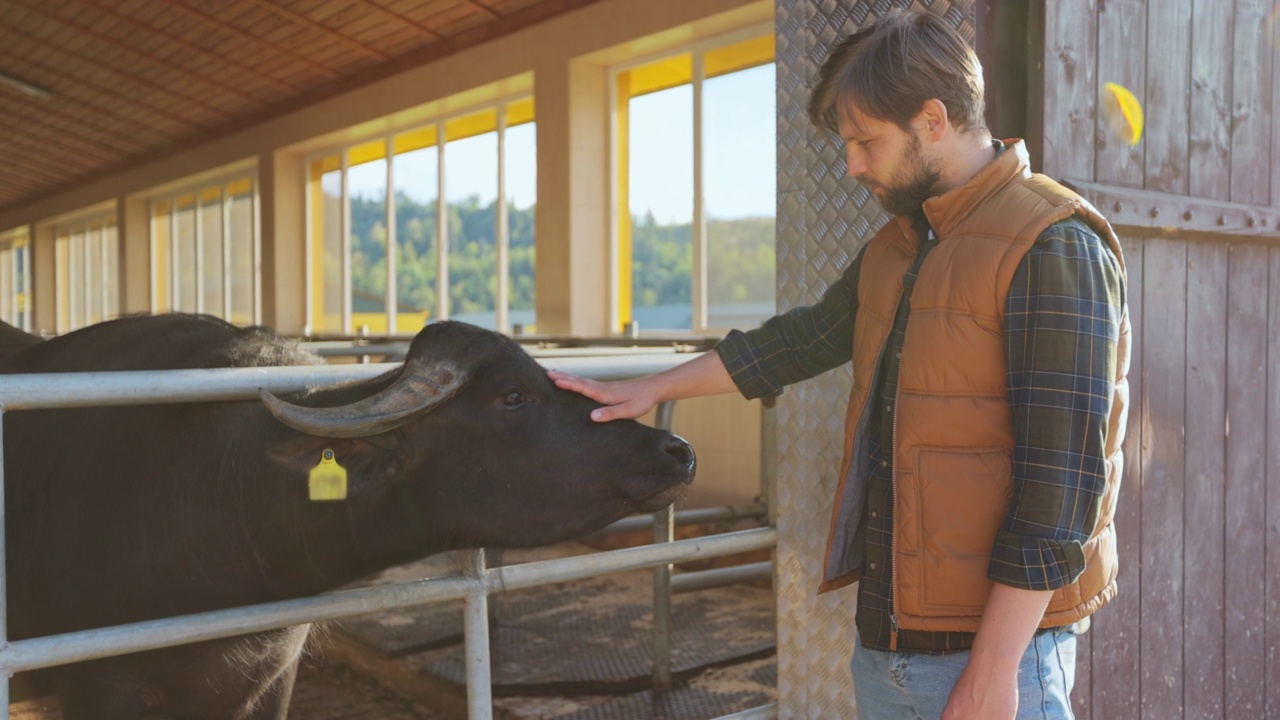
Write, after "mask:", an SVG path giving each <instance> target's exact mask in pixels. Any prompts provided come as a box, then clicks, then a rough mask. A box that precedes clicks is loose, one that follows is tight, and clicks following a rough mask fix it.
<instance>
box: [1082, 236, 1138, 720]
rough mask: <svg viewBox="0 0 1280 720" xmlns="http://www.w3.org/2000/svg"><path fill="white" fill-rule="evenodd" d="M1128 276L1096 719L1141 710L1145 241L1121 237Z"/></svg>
mask: <svg viewBox="0 0 1280 720" xmlns="http://www.w3.org/2000/svg"><path fill="white" fill-rule="evenodd" d="M1121 242H1122V245H1123V251H1124V256H1125V258H1124V259H1125V267H1126V272H1127V274H1128V277H1129V283H1128V299H1129V323H1130V325H1131V326H1132V333H1133V335H1132V342H1133V344H1132V353H1131V356H1130V360H1129V425H1128V429H1127V431H1126V434H1125V439H1124V445H1123V448H1124V478H1123V480H1122V481H1121V484H1120V500H1119V503H1118V505H1117V506H1116V522H1115V524H1116V550H1117V552H1118V554H1119V556H1120V575H1119V578H1118V579H1117V583H1118V584H1119V590H1118V591H1117V594H1116V598H1115V600H1112V601H1111V604H1110V605H1108V606H1107V607H1105V608H1103V609H1102V610H1100V611H1099V612H1098V613H1097V614H1095V615H1094V616H1093V629H1092V630H1091V631H1090V632H1089V633H1088V634H1089V635H1091V636H1093V687H1092V701H1093V702H1092V705H1093V707H1094V708H1095V709H1096V710H1097V712H1095V713H1094V715H1095V717H1096V718H1097V720H1107V719H1108V718H1136V717H1139V716H1140V710H1139V707H1140V705H1139V700H1140V698H1139V693H1138V689H1139V677H1140V675H1139V673H1140V671H1141V669H1142V656H1141V654H1140V652H1139V649H1140V648H1139V630H1140V628H1141V626H1142V621H1141V618H1142V467H1143V451H1142V448H1143V436H1142V428H1143V426H1144V425H1145V424H1146V419H1145V417H1144V412H1145V411H1144V408H1143V401H1142V399H1143V393H1144V392H1145V388H1144V385H1143V382H1142V376H1143V364H1142V363H1143V346H1144V343H1143V342H1142V327H1143V317H1142V312H1143V302H1142V297H1143V255H1144V247H1145V244H1146V241H1143V240H1140V239H1136V238H1135V239H1130V238H1123V239H1122V240H1121Z"/></svg>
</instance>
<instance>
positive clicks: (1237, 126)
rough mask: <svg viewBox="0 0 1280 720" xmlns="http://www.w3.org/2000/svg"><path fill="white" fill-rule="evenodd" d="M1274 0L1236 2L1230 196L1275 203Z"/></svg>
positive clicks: (1238, 0)
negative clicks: (1269, 32) (1270, 31)
mask: <svg viewBox="0 0 1280 720" xmlns="http://www.w3.org/2000/svg"><path fill="white" fill-rule="evenodd" d="M1272 4H1273V3H1272V0H1235V5H1236V17H1235V21H1236V22H1235V59H1234V62H1233V66H1234V71H1233V73H1232V81H1233V82H1232V103H1231V107H1232V117H1231V124H1232V132H1231V199H1232V200H1234V201H1236V202H1244V203H1251V204H1256V205H1266V204H1269V203H1270V202H1271V170H1270V165H1271V133H1272V127H1271V125H1272V116H1271V94H1272V85H1271V67H1272V58H1271V53H1272V52H1273V49H1272V47H1271V43H1270V42H1269V41H1268V40H1269V38H1267V37H1266V33H1265V32H1259V30H1260V29H1261V28H1265V27H1266V26H1267V21H1268V19H1269V17H1270V15H1271V10H1272Z"/></svg>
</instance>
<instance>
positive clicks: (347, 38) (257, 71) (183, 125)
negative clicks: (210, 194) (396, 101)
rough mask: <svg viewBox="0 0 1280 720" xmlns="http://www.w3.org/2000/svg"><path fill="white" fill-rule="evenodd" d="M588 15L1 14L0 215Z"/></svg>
mask: <svg viewBox="0 0 1280 720" xmlns="http://www.w3.org/2000/svg"><path fill="white" fill-rule="evenodd" d="M593 2H596V0H426V1H423V0H219V2H213V3H210V2H201V1H200V0H58V1H56V2H49V1H48V0H13V1H12V2H6V3H4V4H2V5H0V37H3V38H5V41H4V42H2V43H0V167H3V168H4V172H0V209H4V208H6V207H10V206H14V205H18V204H21V203H25V202H29V201H32V200H34V199H37V198H39V197H42V196H44V195H48V194H51V193H54V192H58V191H61V190H65V189H67V188H69V187H72V186H75V185H78V184H81V183H84V182H88V181H91V180H93V179H95V178H98V177H101V176H104V175H108V174H111V173H114V172H118V171H120V170H122V169H125V168H128V167H131V166H134V165H138V164H141V163H143V162H146V161H148V160H152V159H155V158H157V157H159V156H163V155H166V154H169V153H172V152H174V151H176V150H179V149H183V148H186V147H191V146H194V145H198V144H200V143H203V142H205V141H208V140H210V139H212V138H215V137H219V136H221V135H225V134H229V133H231V132H233V131H235V130H239V129H242V128H244V127H246V126H248V125H252V124H255V123H258V122H261V121H263V120H266V119H269V118H272V117H276V116H279V115H282V114H284V113H287V112H290V111H294V110H297V109H299V108H301V107H304V106H306V105H308V104H310V103H313V102H316V101H318V100H321V99H323V98H326V97H331V96H333V95H336V94H338V93H341V92H343V91H346V90H349V89H352V88H354V87H358V86H360V85H364V84H367V83H369V82H372V81H374V80H377V79H381V78H383V77H387V76H389V75H393V74H395V73H397V72H399V71H402V70H405V69H408V68H410V67H414V66H417V65H421V64H423V63H426V62H430V61H432V60H436V59H439V58H441V57H444V56H446V55H449V54H452V53H454V52H457V51H459V50H462V49H464V48H467V47H470V46H474V45H477V44H480V43H483V42H486V41H488V40H492V39H494V38H496V37H499V36H502V35H506V34H508V33H511V32H514V31H516V30H519V29H520V28H523V27H527V26H529V25H532V24H535V23H538V22H541V21H543V20H546V19H548V18H551V17H553V16H556V15H560V14H563V13H566V12H569V11H572V10H575V9H577V8H580V7H583V6H585V5H589V4H591V3H593Z"/></svg>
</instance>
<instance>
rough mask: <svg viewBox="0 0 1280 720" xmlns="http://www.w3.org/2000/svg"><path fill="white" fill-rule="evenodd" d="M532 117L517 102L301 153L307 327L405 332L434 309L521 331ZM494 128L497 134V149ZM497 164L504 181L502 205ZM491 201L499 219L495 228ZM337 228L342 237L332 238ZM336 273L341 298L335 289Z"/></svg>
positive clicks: (532, 179)
mask: <svg viewBox="0 0 1280 720" xmlns="http://www.w3.org/2000/svg"><path fill="white" fill-rule="evenodd" d="M500 112H502V113H503V114H502V115H500V114H499V113H500ZM533 119H534V104H533V100H532V99H531V98H524V99H520V100H515V101H512V102H509V103H506V104H505V105H498V106H494V107H490V108H487V109H482V110H477V111H474V112H470V113H467V114H465V115H460V116H456V117H445V118H440V119H439V120H437V121H436V122H434V123H432V124H430V125H426V126H421V127H414V128H407V129H406V130H404V131H403V132H399V133H396V134H394V135H393V136H391V137H390V138H389V143H388V140H387V139H380V140H376V141H371V142H366V143H362V144H359V145H353V146H350V147H346V148H343V149H341V150H339V151H336V152H335V153H334V154H333V155H329V156H327V157H323V158H319V159H315V160H313V161H312V162H311V163H310V165H309V168H310V182H309V188H308V193H309V194H308V202H309V208H310V210H309V212H310V215H309V217H308V225H309V231H308V232H309V241H308V242H309V247H310V251H311V257H312V261H311V262H312V265H311V267H310V269H309V276H308V283H309V286H310V288H311V291H310V292H311V298H310V303H311V305H310V310H309V314H310V316H311V318H312V319H311V326H312V329H313V330H315V331H317V332H328V333H346V332H359V331H361V330H363V329H365V328H367V329H368V330H369V331H370V332H388V331H389V332H393V333H399V334H413V333H416V332H417V331H418V330H419V329H421V328H422V326H423V325H424V324H425V323H426V322H428V321H430V320H431V319H434V318H439V317H445V316H447V317H451V318H456V319H458V320H462V321H465V322H470V323H474V324H476V325H480V326H482V327H487V328H492V329H502V330H507V329H508V328H509V327H510V326H509V325H507V324H504V325H503V327H502V328H498V324H499V319H500V318H505V322H506V323H514V324H516V325H520V326H521V327H522V328H524V329H532V327H533V323H534V320H535V313H534V267H533V265H534V260H535V249H534V237H533V224H534V211H535V207H536V198H535V193H536V189H535V187H534V186H535V185H536V183H537V176H536V171H535V167H534V166H535V164H536V154H537V153H536V139H535V133H536V127H535V126H534V124H533ZM504 123H505V124H507V125H506V128H505V129H503V130H500V128H499V126H500V125H502V124H504ZM500 131H501V132H505V133H506V135H505V141H504V142H503V143H502V144H501V145H500V143H499V132H500ZM442 139H443V141H444V142H443V145H442V144H441V142H440V141H441V140H442ZM388 145H389V147H388ZM500 147H501V148H502V155H501V156H500V155H499V148H500ZM388 151H390V152H389V157H388ZM344 161H345V166H346V170H345V171H344V170H343V166H344ZM388 162H390V163H391V166H390V171H391V172H390V173H389V174H388V172H387V170H388V166H387V163H388ZM500 168H501V169H502V170H503V171H504V172H505V176H504V177H505V179H506V190H505V194H504V197H503V198H502V202H503V205H499V169H500ZM388 175H389V177H390V180H389V185H388ZM441 178H444V181H443V185H442V183H441ZM344 183H345V184H346V189H347V193H346V194H347V206H346V207H344V206H343V187H344ZM388 205H390V206H391V207H390V209H389V208H388ZM500 208H501V209H503V210H504V211H505V213H506V217H507V225H505V226H504V227H503V232H501V233H500V232H499V228H498V221H499V216H500V213H499V209H500ZM388 214H390V215H391V218H390V220H391V227H388V226H387V225H388ZM344 223H345V224H347V225H348V227H349V228H350V237H349V238H343V237H342V235H341V227H342V225H343V224H344ZM512 233H514V236H512ZM504 235H505V236H506V238H505V239H506V241H507V243H508V253H507V256H506V259H507V265H506V266H503V267H500V266H499V252H498V247H499V245H498V244H499V241H500V240H501V239H503V237H504ZM343 240H348V241H349V245H348V244H345V243H343V242H342V241H343ZM344 273H345V274H347V275H348V277H349V282H350V292H349V293H344V292H343V290H342V289H343V282H344ZM500 277H502V278H503V280H504V283H503V284H505V285H506V287H507V290H508V292H507V296H506V302H507V305H506V306H505V307H504V308H503V310H504V312H503V313H499V312H498V299H499V278H500ZM392 285H394V289H393V288H392V287H391V286H392ZM390 298H394V307H393V306H392V305H391V304H390V303H389V299H390ZM346 312H351V313H352V319H353V322H352V325H351V326H349V327H343V322H342V316H343V314H344V313H346ZM393 315H394V318H395V319H394V324H392V322H391V320H390V318H391V316H393Z"/></svg>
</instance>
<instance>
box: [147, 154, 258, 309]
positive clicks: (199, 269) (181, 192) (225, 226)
mask: <svg viewBox="0 0 1280 720" xmlns="http://www.w3.org/2000/svg"><path fill="white" fill-rule="evenodd" d="M243 180H249V181H251V182H252V183H253V194H252V196H251V202H252V203H253V205H252V215H253V221H252V225H253V324H255V325H259V324H261V323H262V209H261V208H262V201H261V194H262V191H261V184H260V183H259V181H258V173H257V171H256V170H253V171H249V172H245V171H240V172H229V173H223V174H220V175H215V176H213V177H210V178H205V179H203V180H200V181H199V182H191V183H186V184H183V185H180V186H177V187H176V188H174V189H170V190H165V191H164V192H162V193H155V194H153V195H150V196H148V197H147V239H148V252H149V253H150V264H151V312H152V313H153V314H154V313H156V312H159V310H160V296H159V290H158V287H159V282H158V277H157V273H159V272H160V268H159V266H158V264H157V263H158V261H157V259H156V255H157V253H156V231H155V223H156V205H157V204H159V203H163V202H167V203H168V204H169V215H168V218H167V220H166V221H167V223H168V225H169V262H168V265H169V266H168V267H167V268H165V272H167V273H168V277H169V282H168V283H167V286H168V289H169V296H168V298H167V300H168V303H169V304H168V309H169V311H170V312H174V311H177V308H178V281H177V280H178V253H177V252H176V251H175V247H176V246H177V238H178V213H177V208H178V198H180V197H183V196H186V195H190V196H192V197H194V198H195V205H194V206H193V212H194V213H195V234H196V249H195V263H196V267H195V272H196V293H195V294H196V312H200V313H209V314H211V315H217V316H218V317H220V318H222V319H223V320H226V321H227V322H231V292H230V288H231V274H232V269H231V268H232V264H233V263H232V258H231V242H230V240H231V204H230V203H229V202H228V200H230V199H231V198H230V197H228V195H227V186H228V185H230V184H231V183H235V182H240V181H243ZM213 186H217V188H218V202H219V203H221V205H220V207H221V212H222V223H221V225H222V229H221V232H222V235H221V240H222V282H223V288H224V292H223V293H222V307H221V308H206V307H204V272H203V270H204V268H203V266H202V264H203V262H204V246H203V241H204V231H203V223H204V220H203V213H202V212H201V211H202V210H203V209H204V207H205V204H204V203H203V202H201V199H200V193H201V191H202V190H207V189H209V188H210V187H213Z"/></svg>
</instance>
